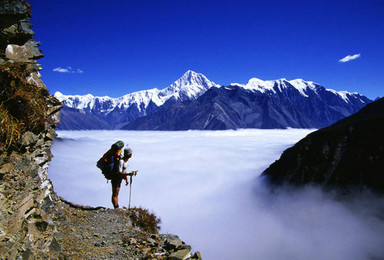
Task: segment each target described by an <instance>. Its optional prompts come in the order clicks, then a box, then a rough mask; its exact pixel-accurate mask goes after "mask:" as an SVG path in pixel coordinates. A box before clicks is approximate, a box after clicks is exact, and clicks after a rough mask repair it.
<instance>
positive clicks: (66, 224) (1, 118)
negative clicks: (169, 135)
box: [0, 0, 201, 259]
mask: <svg viewBox="0 0 384 260" xmlns="http://www.w3.org/2000/svg"><path fill="white" fill-rule="evenodd" d="M30 17H31V9H30V6H29V4H28V3H27V2H26V0H0V87H1V89H0V90H1V91H0V129H1V133H0V259H21V258H22V259H103V258H104V259H105V258H108V259H186V258H190V259H201V257H200V255H199V253H196V254H194V255H192V254H191V247H190V246H188V245H185V243H184V242H182V241H181V240H180V239H179V238H178V237H177V236H172V235H160V234H157V231H158V227H157V223H158V222H157V221H156V218H155V219H153V218H154V217H152V222H154V223H155V225H154V226H152V229H148V227H147V226H146V225H148V224H146V222H145V221H148V220H147V219H146V218H143V216H147V215H146V211H145V210H142V209H140V210H139V209H130V210H128V209H118V210H111V209H106V208H101V207H99V208H89V207H84V206H79V205H74V204H71V203H68V202H66V201H64V200H62V199H61V198H60V197H59V196H57V194H55V192H54V190H53V186H52V183H51V182H50V180H49V179H48V177H47V171H48V166H49V161H50V159H51V158H52V157H53V155H52V154H51V152H50V147H51V145H52V143H53V140H54V139H55V137H56V133H55V128H56V125H57V123H59V121H60V109H61V108H62V105H61V103H60V102H59V101H58V100H57V99H56V98H54V97H53V96H51V95H50V94H49V92H48V90H47V88H46V86H45V85H44V83H43V82H42V80H41V78H40V73H39V71H40V70H41V66H40V65H39V64H38V62H37V61H36V60H37V59H39V58H41V57H42V56H43V54H42V52H41V51H40V50H39V48H38V46H39V42H37V41H35V40H34V39H33V36H34V32H33V31H32V30H31V27H32V24H31V23H30ZM150 220H151V218H150ZM152 222H150V223H152ZM143 223H144V224H145V225H144V224H143Z"/></svg>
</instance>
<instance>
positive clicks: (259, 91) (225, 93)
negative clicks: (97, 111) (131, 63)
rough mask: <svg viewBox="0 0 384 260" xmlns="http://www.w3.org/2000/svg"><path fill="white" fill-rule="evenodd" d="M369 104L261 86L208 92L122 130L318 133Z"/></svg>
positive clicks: (291, 87) (346, 96) (287, 86)
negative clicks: (304, 130) (290, 130)
mask: <svg viewBox="0 0 384 260" xmlns="http://www.w3.org/2000/svg"><path fill="white" fill-rule="evenodd" d="M370 102H371V100H370V99H368V98H366V97H365V96H363V95H360V94H358V93H349V92H345V91H343V92H337V91H334V90H329V89H325V88H324V87H323V86H321V85H319V84H316V83H313V82H306V81H304V80H301V79H298V80H292V81H287V80H286V79H280V80H274V81H263V80H260V79H256V78H253V79H251V80H249V82H248V83H247V84H245V85H242V84H231V85H230V86H227V87H221V88H215V89H213V88H212V89H209V90H208V91H207V92H206V93H205V94H204V95H202V96H201V97H199V98H198V99H197V100H195V101H192V102H187V103H178V104H175V105H173V106H171V107H168V108H166V109H162V110H161V111H158V112H156V113H154V114H151V115H149V116H145V117H141V118H138V119H137V120H135V121H133V122H131V123H129V124H127V125H125V126H123V127H122V129H137V130H186V129H210V130H219V129H237V128H287V127H293V128H321V127H324V126H328V125H330V124H332V123H334V122H336V121H338V120H340V119H342V118H344V117H346V116H349V115H351V114H353V113H355V112H357V111H358V110H360V109H361V108H362V107H364V106H365V105H366V104H368V103H370Z"/></svg>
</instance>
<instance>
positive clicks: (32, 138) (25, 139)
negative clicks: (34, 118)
mask: <svg viewBox="0 0 384 260" xmlns="http://www.w3.org/2000/svg"><path fill="white" fill-rule="evenodd" d="M37 140H38V136H37V135H35V134H34V133H32V132H30V131H28V132H25V133H24V134H23V135H22V136H21V140H20V143H21V145H23V146H30V145H33V144H35V143H36V142H37Z"/></svg>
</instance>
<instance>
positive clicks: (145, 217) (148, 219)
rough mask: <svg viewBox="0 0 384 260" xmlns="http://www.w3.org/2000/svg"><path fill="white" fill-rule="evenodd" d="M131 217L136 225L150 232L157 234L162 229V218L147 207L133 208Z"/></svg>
mask: <svg viewBox="0 0 384 260" xmlns="http://www.w3.org/2000/svg"><path fill="white" fill-rule="evenodd" d="M129 217H130V218H131V221H132V224H133V225H134V226H135V227H140V228H141V229H142V230H144V231H146V232H148V233H152V234H157V233H158V232H159V230H160V224H161V219H160V218H158V217H157V216H156V215H155V214H154V213H150V212H149V211H148V210H147V209H143V208H136V207H135V208H131V209H130V216H129Z"/></svg>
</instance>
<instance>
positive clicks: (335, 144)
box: [263, 98, 384, 193]
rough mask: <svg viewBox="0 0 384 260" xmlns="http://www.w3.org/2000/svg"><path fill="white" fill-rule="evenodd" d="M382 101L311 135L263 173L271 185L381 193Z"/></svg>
mask: <svg viewBox="0 0 384 260" xmlns="http://www.w3.org/2000/svg"><path fill="white" fill-rule="evenodd" d="M383 169H384V98H382V99H379V100H377V101H375V102H373V103H370V104H368V105H367V106H366V107H364V108H363V109H361V110H360V111H359V112H358V113H356V114H353V115H352V116H349V117H347V118H345V119H343V120H340V121H338V122H337V123H335V124H333V125H332V126H329V127H326V128H323V129H321V130H318V131H316V132H314V133H311V134H310V135H308V136H307V137H306V138H304V139H302V140H301V141H300V142H298V143H297V144H296V145H295V146H293V147H292V148H289V149H287V150H286V151H284V153H283V154H282V156H281V158H280V159H279V160H278V161H276V162H274V163H273V164H272V165H271V166H270V167H269V168H268V169H266V170H265V172H264V173H263V175H264V176H267V177H268V178H269V180H271V181H272V182H273V183H275V184H282V183H286V182H289V183H293V184H299V185H301V184H305V183H317V184H321V185H323V186H326V187H338V188H340V187H341V188H343V190H346V191H349V190H351V189H355V188H357V189H362V188H370V189H373V190H375V191H378V192H381V193H383V192H384V174H383Z"/></svg>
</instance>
